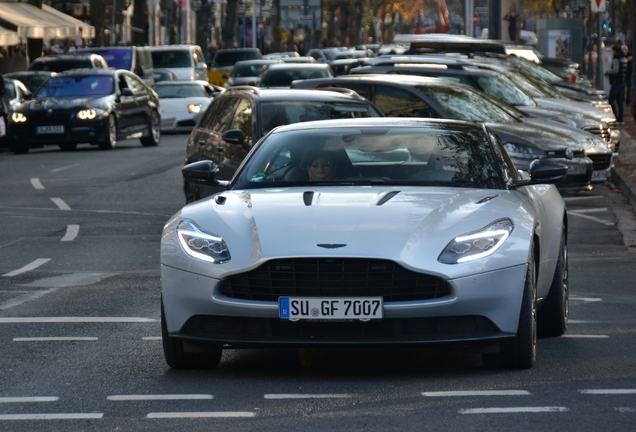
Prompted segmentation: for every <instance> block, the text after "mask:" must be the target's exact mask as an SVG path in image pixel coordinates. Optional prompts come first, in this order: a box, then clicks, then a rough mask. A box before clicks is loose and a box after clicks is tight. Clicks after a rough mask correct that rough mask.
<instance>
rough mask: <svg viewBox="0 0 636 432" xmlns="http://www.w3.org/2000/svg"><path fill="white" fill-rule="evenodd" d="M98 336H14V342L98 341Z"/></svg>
mask: <svg viewBox="0 0 636 432" xmlns="http://www.w3.org/2000/svg"><path fill="white" fill-rule="evenodd" d="M96 340H97V338H96V337H24V338H13V342H67V341H96Z"/></svg>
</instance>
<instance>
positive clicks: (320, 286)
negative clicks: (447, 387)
mask: <svg viewBox="0 0 636 432" xmlns="http://www.w3.org/2000/svg"><path fill="white" fill-rule="evenodd" d="M221 293H222V294H223V295H225V296H227V297H231V298H236V299H245V300H259V301H278V298H279V297H281V296H283V297H284V296H306V297H349V296H382V297H383V298H384V301H385V302H396V301H413V300H429V299H435V298H440V297H444V296H447V295H450V294H451V288H450V285H449V284H448V282H446V281H445V280H444V279H441V278H439V277H437V276H431V275H427V274H422V273H417V272H413V271H411V270H407V269H406V268H404V267H402V266H401V265H399V264H397V263H395V262H393V261H389V260H379V259H364V258H296V259H279V260H272V261H268V262H266V263H265V264H263V265H261V266H260V267H258V268H256V269H254V270H251V271H249V272H247V273H241V274H237V275H233V276H230V277H228V278H226V279H224V280H223V281H222V282H221Z"/></svg>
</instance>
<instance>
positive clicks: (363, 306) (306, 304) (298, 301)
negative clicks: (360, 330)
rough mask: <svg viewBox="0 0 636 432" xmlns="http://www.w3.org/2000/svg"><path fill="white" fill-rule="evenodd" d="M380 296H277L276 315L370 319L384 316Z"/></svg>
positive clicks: (316, 318)
mask: <svg viewBox="0 0 636 432" xmlns="http://www.w3.org/2000/svg"><path fill="white" fill-rule="evenodd" d="M383 300H384V299H383V298H382V297H279V299H278V316H279V317H280V318H282V319H288V320H290V321H298V320H326V321H329V320H339V321H342V320H364V321H366V320H371V319H382V318H383V316H384V301H383Z"/></svg>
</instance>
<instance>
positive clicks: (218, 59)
mask: <svg viewBox="0 0 636 432" xmlns="http://www.w3.org/2000/svg"><path fill="white" fill-rule="evenodd" d="M261 57H262V55H261V53H260V51H257V50H246V51H230V52H217V53H216V55H215V56H214V61H213V62H212V67H214V68H224V67H230V66H234V64H236V62H238V61H241V60H256V59H259V58H261Z"/></svg>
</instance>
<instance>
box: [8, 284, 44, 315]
mask: <svg viewBox="0 0 636 432" xmlns="http://www.w3.org/2000/svg"><path fill="white" fill-rule="evenodd" d="M55 291H57V288H52V289H49V290H46V291H36V292H31V293H29V294H22V295H21V296H18V297H16V298H12V299H10V300H7V301H6V302H4V303H0V310H7V309H11V308H12V307H16V306H20V305H21V304H22V303H26V302H28V301H31V300H36V299H39V298H40V297H43V296H45V295H47V294H51V293H52V292H55Z"/></svg>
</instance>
